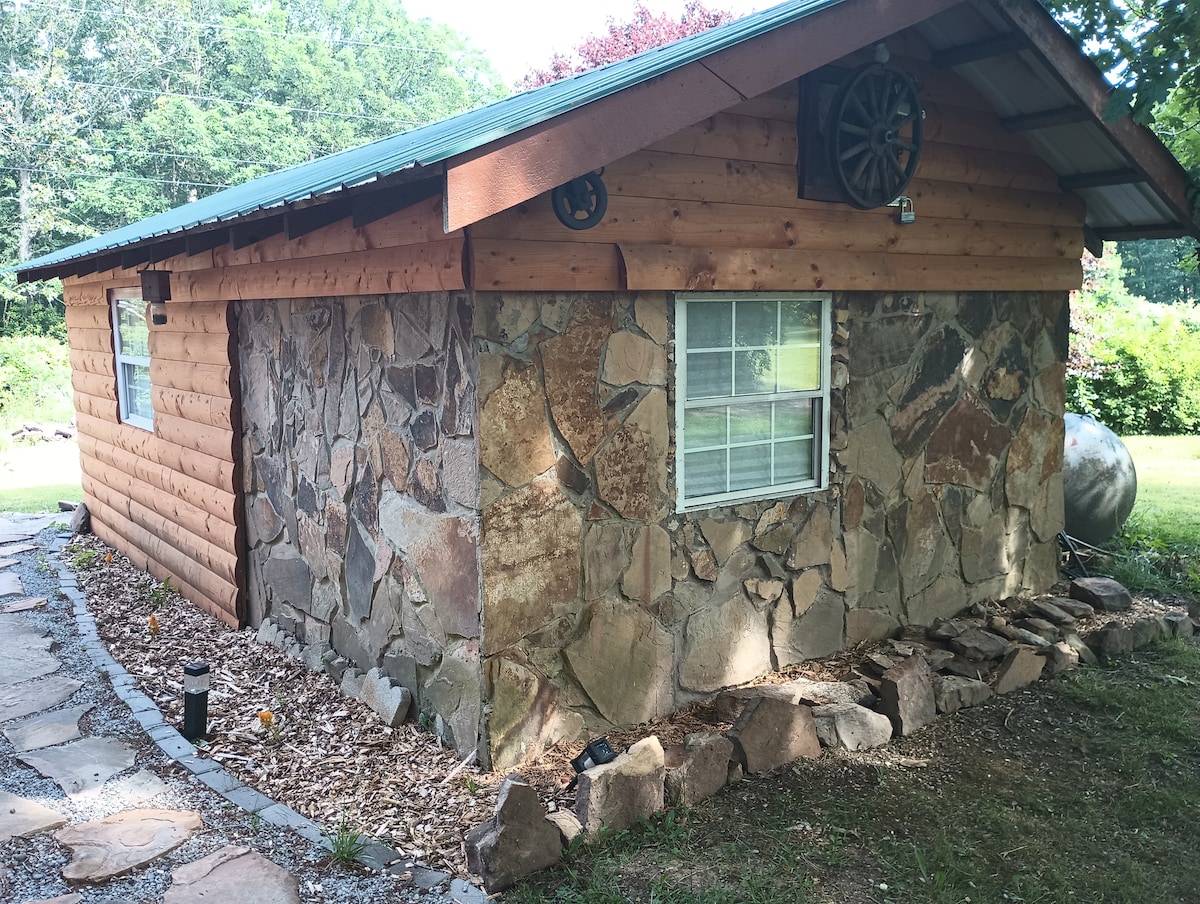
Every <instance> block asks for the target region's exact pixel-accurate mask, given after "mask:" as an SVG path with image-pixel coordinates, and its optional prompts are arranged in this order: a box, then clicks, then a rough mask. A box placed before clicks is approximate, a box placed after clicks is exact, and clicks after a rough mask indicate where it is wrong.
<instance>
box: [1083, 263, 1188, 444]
mask: <svg viewBox="0 0 1200 904" xmlns="http://www.w3.org/2000/svg"><path fill="white" fill-rule="evenodd" d="M1093 266H1096V265H1093ZM1119 274H1120V261H1119V259H1118V260H1116V261H1114V262H1111V263H1107V264H1106V265H1105V266H1104V267H1102V268H1100V267H1097V268H1096V269H1094V270H1092V271H1091V272H1090V273H1089V277H1090V278H1089V281H1088V284H1087V285H1085V288H1084V290H1083V291H1082V292H1079V293H1077V294H1076V296H1075V297H1074V298H1073V299H1072V302H1071V303H1072V326H1073V336H1072V342H1073V346H1074V347H1073V349H1072V358H1071V367H1070V368H1069V370H1068V375H1067V410H1069V411H1077V412H1079V413H1081V414H1090V415H1092V416H1093V417H1095V418H1096V420H1098V421H1100V422H1101V423H1103V424H1105V425H1106V426H1108V427H1109V428H1110V429H1112V430H1114V431H1116V432H1117V433H1118V434H1120V435H1122V436H1125V435H1132V434H1155V435H1180V434H1188V433H1195V432H1196V431H1197V430H1198V429H1200V307H1197V306H1196V305H1194V304H1186V303H1176V304H1155V303H1153V302H1149V301H1146V299H1144V298H1138V297H1136V296H1133V295H1130V294H1129V293H1128V292H1126V291H1125V290H1124V287H1123V286H1120V283H1119ZM1114 276H1115V277H1117V279H1116V280H1114V279H1113V277H1114Z"/></svg>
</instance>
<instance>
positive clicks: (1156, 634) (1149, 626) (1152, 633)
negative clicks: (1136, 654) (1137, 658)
mask: <svg viewBox="0 0 1200 904" xmlns="http://www.w3.org/2000/svg"><path fill="white" fill-rule="evenodd" d="M1129 633H1130V635H1131V636H1132V638H1133V648H1134V649H1135V650H1141V649H1143V648H1145V647H1148V646H1150V645H1151V644H1156V643H1158V642H1159V641H1163V640H1166V639H1167V638H1168V637H1170V636H1171V625H1170V624H1169V623H1168V622H1167V620H1166V619H1165V618H1139V619H1138V620H1137V621H1135V622H1134V623H1133V624H1132V625H1130V626H1129Z"/></svg>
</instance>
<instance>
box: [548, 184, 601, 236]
mask: <svg viewBox="0 0 1200 904" xmlns="http://www.w3.org/2000/svg"><path fill="white" fill-rule="evenodd" d="M603 175H604V171H603V170H601V171H600V172H598V173H585V174H584V175H582V176H580V177H578V178H577V179H572V180H571V181H570V182H564V183H563V184H562V185H560V186H558V188H556V189H554V190H553V191H552V192H550V201H551V203H552V204H553V205H554V215H555V216H556V217H558V222H560V223H562V224H563V225H564V226H566V227H567V228H568V229H591V228H592V227H593V226H595V225H596V224H597V223H599V222H600V221H601V220H602V219H604V214H605V212H606V211H607V210H608V189H607V188H605V187H604V180H603V179H601V178H600V177H601V176H603Z"/></svg>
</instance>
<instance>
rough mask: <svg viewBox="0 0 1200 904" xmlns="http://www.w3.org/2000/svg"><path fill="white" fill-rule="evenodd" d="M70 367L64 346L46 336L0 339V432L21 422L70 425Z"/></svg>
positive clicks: (71, 413) (1, 337)
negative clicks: (68, 422) (67, 423)
mask: <svg viewBox="0 0 1200 904" xmlns="http://www.w3.org/2000/svg"><path fill="white" fill-rule="evenodd" d="M74 416H75V411H74V406H73V404H72V400H71V364H70V360H69V356H68V350H67V346H66V345H64V344H63V343H61V342H59V341H58V340H56V339H51V338H49V337H47V336H0V430H2V431H3V434H4V435H5V436H7V435H8V433H10V432H11V431H12V430H14V429H16V428H17V427H19V426H20V425H21V423H22V422H24V421H37V422H38V423H46V422H59V421H69V420H71V419H72V418H73V417H74Z"/></svg>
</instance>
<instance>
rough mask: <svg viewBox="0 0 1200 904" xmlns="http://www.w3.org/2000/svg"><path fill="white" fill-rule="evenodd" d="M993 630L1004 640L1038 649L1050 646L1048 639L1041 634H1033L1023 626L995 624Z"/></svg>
mask: <svg viewBox="0 0 1200 904" xmlns="http://www.w3.org/2000/svg"><path fill="white" fill-rule="evenodd" d="M994 630H995V633H997V634H999V635H1000V636H1001V637H1003V638H1004V639H1005V640H1011V641H1012V642H1013V643H1023V644H1028V645H1029V646H1031V647H1038V648H1039V649H1041V648H1044V647H1048V646H1050V641H1048V640H1047V639H1046V638H1045V637H1043V636H1042V635H1041V634H1035V633H1034V632H1032V631H1028V630H1026V629H1025V628H1018V627H1016V626H1015V625H1002V626H997V627H996V628H995V629H994Z"/></svg>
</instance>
